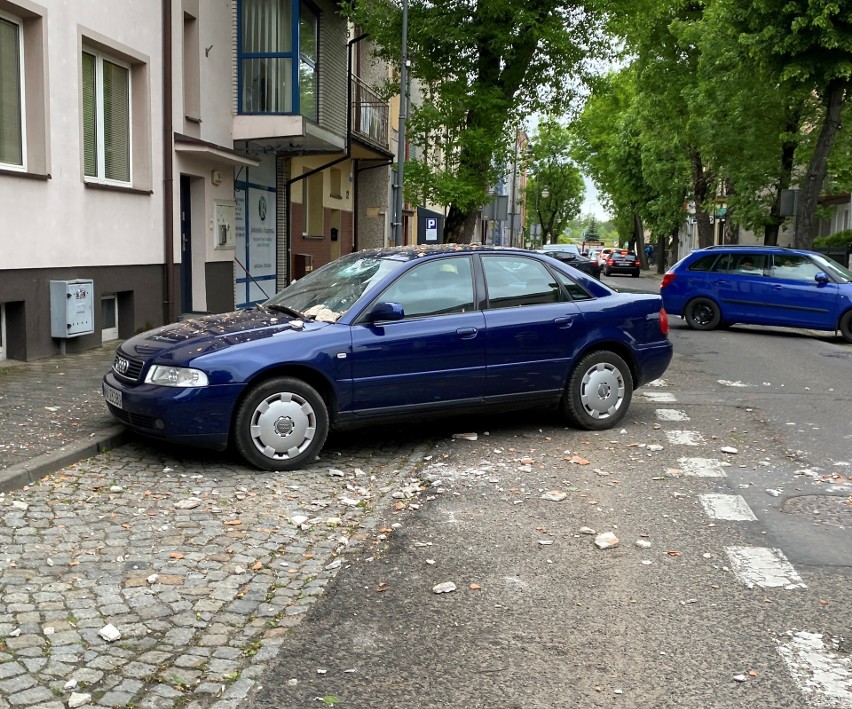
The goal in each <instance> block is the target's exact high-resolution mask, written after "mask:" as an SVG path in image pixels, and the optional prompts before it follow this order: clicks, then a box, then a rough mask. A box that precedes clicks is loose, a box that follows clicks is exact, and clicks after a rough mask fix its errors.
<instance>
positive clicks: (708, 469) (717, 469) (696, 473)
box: [677, 458, 727, 478]
mask: <svg viewBox="0 0 852 709" xmlns="http://www.w3.org/2000/svg"><path fill="white" fill-rule="evenodd" d="M677 462H678V465H680V469H681V470H683V474H684V475H686V476H687V477H689V478H725V477H727V475H725V471H724V470H722V468H724V467H726V466H725V464H724V463H722V462H721V461H718V460H713V459H712V458H678V460H677Z"/></svg>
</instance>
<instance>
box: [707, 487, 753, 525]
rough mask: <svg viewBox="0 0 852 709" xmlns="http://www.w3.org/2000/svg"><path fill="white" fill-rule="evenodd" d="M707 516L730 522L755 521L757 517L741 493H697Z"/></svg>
mask: <svg viewBox="0 0 852 709" xmlns="http://www.w3.org/2000/svg"><path fill="white" fill-rule="evenodd" d="M698 499H699V500H701V504H702V506H703V507H704V511H705V512H706V513H707V516H708V517H712V518H713V519H721V520H726V521H730V522H756V521H757V517H755V516H754V512H752V511H751V507H749V506H748V503H747V502H746V501H745V499H743V496H742V495H717V494H707V495H699V496H698Z"/></svg>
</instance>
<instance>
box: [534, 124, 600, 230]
mask: <svg viewBox="0 0 852 709" xmlns="http://www.w3.org/2000/svg"><path fill="white" fill-rule="evenodd" d="M571 143H572V139H571V133H570V132H569V131H568V129H567V128H565V127H564V126H563V125H561V124H560V123H559V122H558V121H557V120H556V119H554V118H552V117H548V118H545V119H544V120H543V121H542V122H541V123H540V124H539V126H538V132H537V134H536V135H535V136H534V137H533V138H532V139H531V140H530V143H529V149H528V155H527V158H528V171H529V172H528V174H529V176H530V177H529V181H528V182H527V188H526V191H525V192H524V202H525V204H526V207H527V210H526V211H527V218H528V221H529V222H535V223H537V224H539V225H541V231H542V244H552V243H556V240H557V239H558V238H559V236H560V235H561V234H562V233H563V232H564V231H565V229H566V228H567V226H568V222H569V221H570V220H571V219H573V218H574V217H576V216H577V215H578V214H579V213H580V206H581V205H582V203H583V194H584V192H585V185H584V183H583V176H582V174H580V170H579V168H578V167H577V166H576V165H575V164H574V161H573V160H572V158H571Z"/></svg>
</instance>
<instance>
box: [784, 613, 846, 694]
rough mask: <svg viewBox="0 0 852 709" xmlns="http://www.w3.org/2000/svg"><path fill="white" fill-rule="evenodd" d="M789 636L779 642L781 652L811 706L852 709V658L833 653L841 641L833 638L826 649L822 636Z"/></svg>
mask: <svg viewBox="0 0 852 709" xmlns="http://www.w3.org/2000/svg"><path fill="white" fill-rule="evenodd" d="M786 635H787V637H786V638H785V639H783V640H780V641H779V644H778V653H779V654H780V655H781V657H783V658H784V662H786V663H787V667H788V669H789V670H790V674H792V675H793V679H794V680H795V681H796V684H797V685H798V686H799V689H801V690H802V694H804V695H805V696H806V697H807V698H808V704H809V705H810V706H814V707H833V709H841V708H842V709H852V657H849V656H848V655H847V656H845V657H841V656H839V655H838V654H837V653H836V652H834V651H833V650H832V647H833V648H837V647H838V645H839V641H838V640H836V639H830V640H829V646H826V642H825V641H824V640H823V638H824V636H823V635H822V634H821V633H808V632H806V631H804V630H800V631H798V632H797V631H793V630H790V631H788V632H787V633H786Z"/></svg>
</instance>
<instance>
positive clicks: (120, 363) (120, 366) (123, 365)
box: [115, 357, 130, 374]
mask: <svg viewBox="0 0 852 709" xmlns="http://www.w3.org/2000/svg"><path fill="white" fill-rule="evenodd" d="M128 369H130V362H128V361H127V360H126V359H124V357H116V358H115V371H116V372H118V373H119V374H127V370H128Z"/></svg>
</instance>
